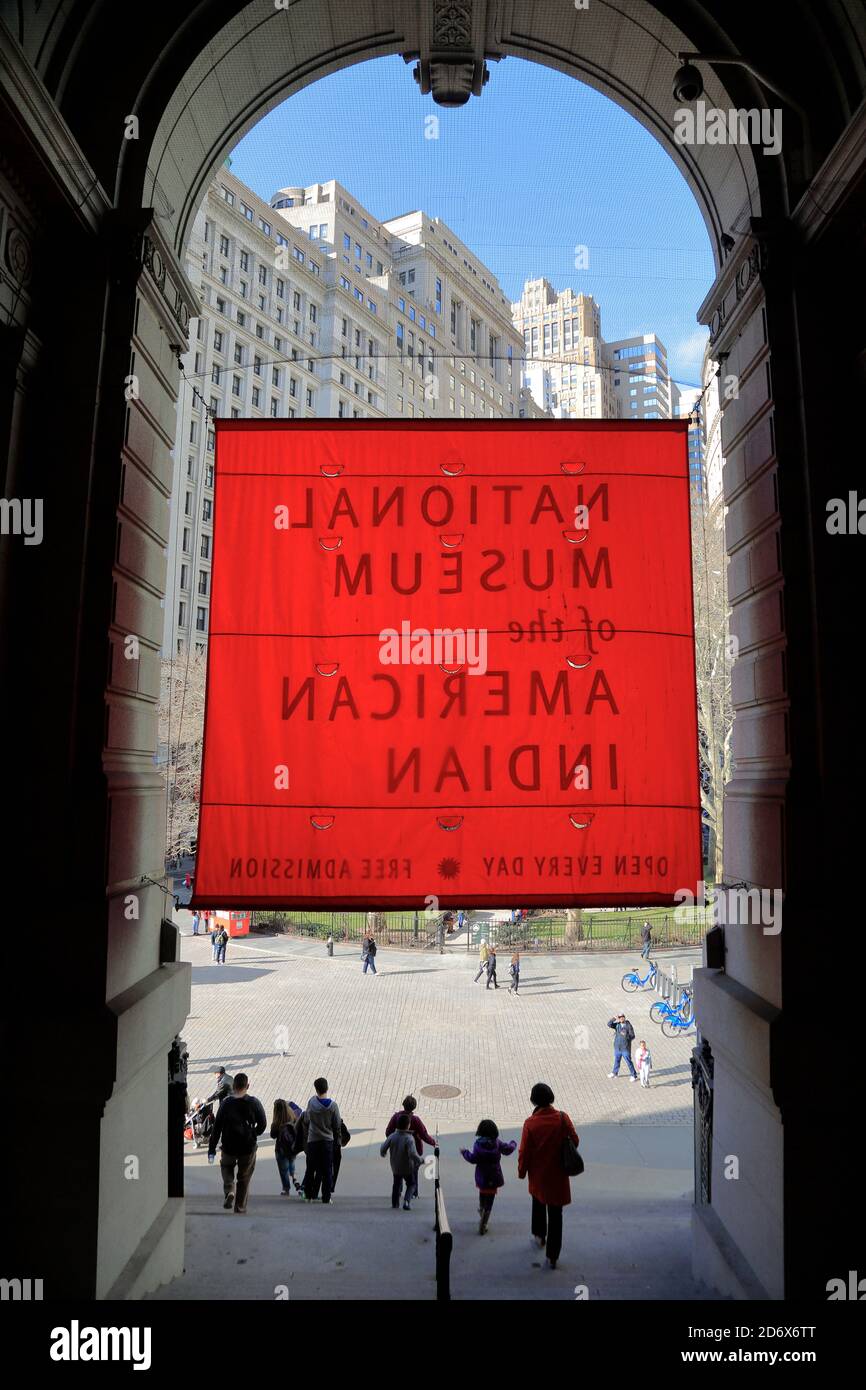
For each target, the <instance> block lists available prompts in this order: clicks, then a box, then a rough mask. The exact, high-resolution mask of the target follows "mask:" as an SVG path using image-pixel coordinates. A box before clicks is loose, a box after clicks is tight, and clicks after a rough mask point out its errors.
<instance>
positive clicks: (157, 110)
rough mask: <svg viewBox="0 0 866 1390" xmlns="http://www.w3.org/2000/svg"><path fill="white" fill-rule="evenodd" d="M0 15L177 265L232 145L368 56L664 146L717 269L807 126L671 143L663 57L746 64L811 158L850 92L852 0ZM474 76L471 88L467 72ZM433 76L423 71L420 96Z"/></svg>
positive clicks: (81, 3) (742, 83)
mask: <svg viewBox="0 0 866 1390" xmlns="http://www.w3.org/2000/svg"><path fill="white" fill-rule="evenodd" d="M184 10H185V12H184ZM0 16H2V19H3V21H4V23H5V24H6V25H7V27H8V28H9V29H10V31H11V32H12V33H13V34H14V35H15V36H16V37H17V38H18V40H19V42H20V43H21V44H22V46H23V47H24V49H25V52H26V53H27V56H28V57H29V59H30V61H31V62H32V63H33V65H34V67H36V69H37V71H38V72H39V74H40V76H41V77H42V80H43V81H44V83H45V85H46V87H47V88H48V91H49V93H50V94H51V95H53V96H54V98H55V100H56V101H57V103H58V105H59V106H60V109H61V111H62V113H63V115H64V117H65V118H66V120H67V121H68V123H69V125H70V126H71V128H72V131H73V133H74V134H75V136H76V137H77V139H78V140H79V143H80V144H81V147H82V151H83V152H84V154H85V155H86V157H87V158H88V160H89V162H90V164H91V165H92V167H93V168H94V169H95V171H96V172H97V174H98V176H99V178H100V181H101V182H102V185H103V187H104V188H105V190H106V192H107V193H108V194H109V196H110V197H113V198H114V199H115V201H116V202H117V204H118V205H119V206H121V207H125V208H126V210H127V211H131V210H132V209H134V207H136V206H138V207H140V206H141V205H142V203H143V204H144V206H153V208H154V210H155V213H156V215H157V217H158V218H159V219H160V223H161V226H162V230H163V232H164V234H165V235H166V237H167V239H168V240H169V241H171V242H172V243H173V244H174V246H175V248H176V249H177V250H178V252H182V250H183V247H184V244H185V241H186V239H187V237H188V235H189V230H190V227H191V223H192V219H193V216H194V214H195V210H196V208H197V207H198V205H199V203H200V202H201V200H202V198H203V196H204V193H205V190H206V187H207V184H208V182H209V180H210V178H211V176H212V174H213V172H214V171H215V170H216V168H218V166H219V165H220V163H221V162H222V161H223V159H224V158H225V156H226V154H227V153H228V152H229V151H230V150H231V149H232V148H233V146H234V145H235V144H236V143H237V142H238V140H239V139H240V138H241V137H242V136H243V135H244V134H245V133H246V132H247V131H248V130H249V129H250V128H251V127H252V126H253V125H254V124H255V123H256V122H257V121H258V120H260V119H261V118H262V117H263V116H264V115H266V114H267V112H268V111H270V110H272V109H273V108H274V107H275V106H277V105H278V104H279V103H280V102H282V101H284V100H285V99H286V98H287V97H289V96H290V95H291V94H292V93H293V92H296V91H299V90H300V89H301V88H302V87H304V86H306V85H308V84H309V83H311V82H314V81H316V80H317V79H319V78H321V77H324V76H326V75H327V74H329V73H332V72H335V71H337V70H338V69H340V68H344V67H347V66H350V65H351V64H353V63H357V62H361V61H364V60H366V59H370V58H373V57H379V56H386V55H391V54H403V55H404V56H405V55H409V54H411V55H414V56H415V57H417V56H418V55H420V56H421V58H422V59H428V58H430V56H431V55H433V56H434V59H435V58H437V57H438V59H439V60H440V61H439V64H438V79H439V85H442V83H443V82H444V83H445V85H448V83H449V82H451V81H452V79H453V80H454V81H455V82H456V83H457V84H458V85H459V83H460V81H462V80H464V79H465V81H466V83H467V91H468V83H469V82H470V81H471V80H472V77H473V62H474V63H475V64H480V63H481V61H482V60H483V59H485V58H486V59H487V61H488V68H489V72H490V81H491V82H495V81H496V78H497V66H496V61H497V60H502V59H507V58H509V57H521V58H525V59H529V60H534V61H537V62H539V63H542V64H546V65H548V66H550V67H553V68H556V69H558V70H559V71H561V72H565V73H570V74H572V75H573V76H575V77H577V78H579V79H580V80H581V81H583V82H586V83H588V84H589V85H590V86H592V87H594V88H596V89H597V90H598V91H600V92H603V93H604V94H605V95H607V96H609V97H610V98H612V99H613V100H614V101H616V102H617V103H618V104H619V105H620V106H622V107H623V108H624V109H625V110H627V111H629V112H630V113H631V114H632V115H633V116H634V117H635V118H636V119H637V120H639V121H640V122H641V124H642V125H643V126H645V128H646V129H647V130H649V131H650V132H651V134H653V135H654V136H655V137H656V139H658V140H660V141H661V142H662V143H663V144H664V145H665V147H666V148H667V149H668V151H669V153H670V154H671V156H672V158H673V159H674V160H675V162H676V163H677V165H678V166H679V168H680V169H681V171H682V173H683V175H684V177H685V178H686V180H687V182H688V183H689V185H690V187H691V188H692V191H693V192H694V194H695V197H696V199H697V201H698V204H699V206H700V208H701V210H702V213H703V216H704V219H705V222H706V225H707V228H708V231H709V235H710V240H711V244H712V246H713V249H714V254H715V257H716V262H717V265H719V264H721V261H722V260H723V259H724V252H723V249H722V245H721V238H722V235H723V234H724V233H729V234H733V235H734V236H735V237H736V235H737V234H738V233H741V232H745V231H747V230H748V225H749V219H750V218H751V217H754V216H759V215H762V216H765V217H766V216H778V215H785V214H786V213H787V212H788V211H789V210H790V206H791V204H792V202H793V201H794V200H795V198H796V197H798V196H799V194H800V193H801V192H802V189H803V187H804V185H805V182H807V181H808V171H804V167H803V158H802V144H803V141H802V134H803V126H802V123H801V120H800V118H799V116H798V115H797V114H796V112H795V110H794V109H793V107H787V106H784V107H783V109H784V121H783V125H784V136H785V143H784V148H783V153H782V154H781V155H779V156H772V155H764V154H762V153H761V152H760V151H755V150H753V149H752V148H751V147H750V146H743V145H739V146H737V145H701V146H683V145H678V144H677V143H676V142H675V140H674V138H673V127H674V118H675V112H676V110H677V107H678V105H679V103H678V102H677V101H676V100H675V98H674V96H673V77H674V73H675V72H676V69H677V67H678V66H679V58H678V55H679V54H680V53H681V52H683V51H689V52H695V51H699V52H701V53H713V54H732V55H737V54H740V55H742V56H744V57H745V58H747V59H748V60H749V61H750V62H751V63H752V64H753V65H754V67H755V68H756V69H757V70H758V71H759V72H760V73H761V74H762V75H764V76H765V77H767V78H769V81H770V83H771V84H775V85H776V86H777V87H779V88H781V89H782V90H784V91H786V92H787V93H788V94H790V95H791V96H792V97H793V101H794V103H795V104H796V105H798V106H800V107H801V108H804V109H805V114H806V117H807V120H808V124H809V128H810V129H809V134H810V137H811V143H812V146H813V150H814V152H815V159H816V162H817V161H818V160H819V159H820V157H822V156H823V154H825V153H826V152H827V151H828V150H829V149H830V147H831V146H832V144H833V142H834V141H835V139H836V138H837V137H838V135H839V134H840V133H841V130H842V129H843V128H844V126H845V124H846V122H847V121H848V119H849V118H850V116H851V113H852V111H853V110H854V109H855V107H856V106H857V105H858V104H859V102H860V101H861V100H862V97H863V93H864V90H866V8H864V6H863V5H862V3H861V0H821V3H816V0H760V3H757V4H756V3H755V0H724V3H722V0H704V3H700V2H699V0H657V3H650V0H590V3H589V4H588V7H587V8H585V9H582V8H578V7H577V4H576V3H572V0H351V3H350V2H349V0H253V2H252V3H246V4H244V3H238V0H199V3H197V4H191V5H190V6H189V7H188V8H187V7H182V8H181V12H180V14H179V13H178V7H177V5H176V4H174V3H173V2H172V3H169V0H150V3H149V4H148V6H147V10H146V12H145V13H144V15H143V16H142V18H141V19H140V20H136V22H135V24H134V26H132V27H131V15H130V12H129V7H128V6H127V5H119V4H117V0H48V2H47V3H43V4H40V5H38V6H37V5H35V4H34V3H27V0H25V3H24V4H23V5H22V4H20V3H17V0H0ZM792 38H793V42H792ZM120 54H122V60H121V61H118V55H120ZM451 64H453V67H451V68H450V70H449V67H448V66H446V65H451ZM701 69H702V73H703V76H704V83H705V100H706V101H707V103H708V104H709V105H711V106H717V107H721V108H723V109H728V108H729V107H732V106H733V107H746V108H751V107H759V106H767V105H769V106H771V107H772V106H777V105H780V104H782V103H781V102H780V100H779V99H778V98H777V97H774V96H773V95H772V93H771V92H769V91H767V90H765V89H764V88H762V86H761V85H760V84H759V83H758V81H757V80H756V78H755V77H754V76H752V75H751V74H750V73H749V72H748V71H746V70H745V69H744V68H742V67H736V66H718V65H717V66H715V67H713V66H712V65H710V64H707V63H703V64H701ZM467 74H468V76H467ZM474 76H475V78H476V89H477V86H478V81H477V76H478V71H477V67H476V69H475V73H474ZM436 77H437V64H436V63H435V61H434V81H433V90H434V95H436V94H437V80H436ZM406 80H407V81H411V80H412V78H411V74H410V70H409V69H408V68H407V72H406ZM469 99H470V100H473V101H476V100H483V99H484V97H483V92H482V94H481V96H480V97H479V96H472V97H471V98H469ZM129 114H136V115H137V116H138V117H139V123H140V131H141V136H140V139H139V140H137V141H135V140H124V139H123V135H122V132H123V128H124V119H125V117H126V116H127V115H129ZM286 178H287V180H288V181H289V182H291V170H290V169H287V171H286Z"/></svg>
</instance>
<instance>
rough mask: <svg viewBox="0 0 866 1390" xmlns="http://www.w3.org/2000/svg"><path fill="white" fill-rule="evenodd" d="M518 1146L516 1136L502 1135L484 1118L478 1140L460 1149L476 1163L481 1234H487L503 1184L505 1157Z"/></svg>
mask: <svg viewBox="0 0 866 1390" xmlns="http://www.w3.org/2000/svg"><path fill="white" fill-rule="evenodd" d="M516 1148H517V1140H516V1139H508V1140H503V1139H500V1138H499V1130H498V1128H497V1126H496V1125H495V1124H494V1123H493V1121H492V1120H482V1121H481V1123H480V1125H479V1126H478V1128H477V1129H476V1131H475V1143H474V1145H473V1146H472V1148H471V1149H461V1150H460V1152H461V1153H462V1155H463V1157H464V1158H465V1159H466V1162H467V1163H474V1164H475V1186H476V1187H477V1188H478V1217H479V1220H478V1234H479V1235H480V1236H483V1235H484V1232H485V1231H486V1230H487V1223H488V1222H489V1220H490V1213H491V1212H492V1210H493V1202H494V1199H495V1197H496V1193H497V1191H498V1189H499V1188H500V1187H504V1185H505V1179H504V1177H503V1176H502V1161H501V1160H502V1158H503V1157H506V1158H507V1157H508V1155H509V1154H513V1153H514V1150H515V1149H516Z"/></svg>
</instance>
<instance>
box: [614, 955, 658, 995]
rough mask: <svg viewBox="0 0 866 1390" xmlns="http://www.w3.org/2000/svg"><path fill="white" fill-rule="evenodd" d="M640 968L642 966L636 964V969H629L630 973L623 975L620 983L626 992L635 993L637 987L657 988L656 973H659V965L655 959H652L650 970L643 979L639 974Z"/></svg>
mask: <svg viewBox="0 0 866 1390" xmlns="http://www.w3.org/2000/svg"><path fill="white" fill-rule="evenodd" d="M639 970H640V966H637V965H636V966H635V968H634V970H629V972H628V974H627V975H623V977H622V979H621V980H620V984H621V985H622V987H623V989H624V990H625V992H626V994H634V992H635V990H636V989H655V984H656V975H657V974H658V966H657V965H656V963H655V961H654V960H651V961H650V962H649V970H648V971H647V973H646V975H644V977H643V979H641V977H640V975H639V974H638V971H639Z"/></svg>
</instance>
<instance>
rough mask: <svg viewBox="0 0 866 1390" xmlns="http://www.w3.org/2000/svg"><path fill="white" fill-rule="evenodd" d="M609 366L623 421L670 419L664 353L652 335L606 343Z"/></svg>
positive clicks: (645, 334) (665, 350) (668, 379)
mask: <svg viewBox="0 0 866 1390" xmlns="http://www.w3.org/2000/svg"><path fill="white" fill-rule="evenodd" d="M607 350H608V352H609V353H610V356H611V361H612V363H613V368H614V371H613V390H614V392H615V394H616V397H617V400H618V402H619V413H620V415H621V416H622V417H623V419H626V420H670V419H671V418H672V417H673V404H672V400H671V378H670V373H669V371H668V354H667V349H666V347H665V345H664V343H662V342H661V340H660V339H659V338H657V337H656V335H655V333H644V334H643V335H642V336H641V337H635V338H621V339H619V340H618V341H617V342H613V343H608V344H607Z"/></svg>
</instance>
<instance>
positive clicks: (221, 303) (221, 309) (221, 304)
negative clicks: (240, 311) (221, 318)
mask: <svg viewBox="0 0 866 1390" xmlns="http://www.w3.org/2000/svg"><path fill="white" fill-rule="evenodd" d="M216 307H217V313H218V314H224V313H225V311H226V302H225V300H224V299H221V298H220V297H219V295H217V300H216Z"/></svg>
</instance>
